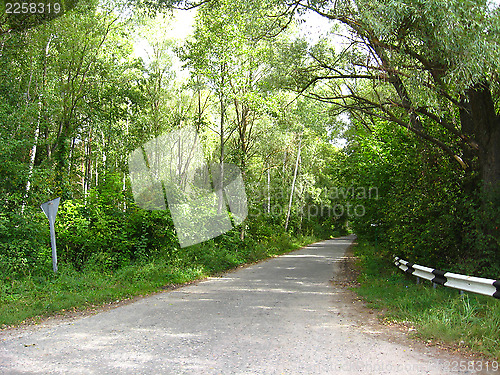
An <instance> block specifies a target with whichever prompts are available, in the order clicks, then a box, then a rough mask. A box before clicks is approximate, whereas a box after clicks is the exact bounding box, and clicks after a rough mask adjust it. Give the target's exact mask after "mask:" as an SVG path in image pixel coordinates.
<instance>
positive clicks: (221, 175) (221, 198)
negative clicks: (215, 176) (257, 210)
mask: <svg viewBox="0 0 500 375" xmlns="http://www.w3.org/2000/svg"><path fill="white" fill-rule="evenodd" d="M223 99H224V98H223V97H222V96H221V102H220V159H219V168H220V173H219V182H220V186H218V190H217V196H218V202H217V213H218V214H221V213H222V209H223V207H224V190H223V187H224V183H223V181H224V164H223V163H224V110H225V108H224V101H223Z"/></svg>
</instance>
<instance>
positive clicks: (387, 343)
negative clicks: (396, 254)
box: [0, 237, 474, 375]
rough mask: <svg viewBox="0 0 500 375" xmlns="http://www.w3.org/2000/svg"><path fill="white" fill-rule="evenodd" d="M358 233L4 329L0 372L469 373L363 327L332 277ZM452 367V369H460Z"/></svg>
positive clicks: (0, 349) (1, 339) (0, 334)
mask: <svg viewBox="0 0 500 375" xmlns="http://www.w3.org/2000/svg"><path fill="white" fill-rule="evenodd" d="M353 239H354V237H343V238H340V239H332V240H328V241H324V242H320V243H317V244H314V245H311V246H308V247H306V248H303V249H301V250H298V251H295V252H292V253H289V254H287V255H284V256H281V257H279V258H273V259H270V260H267V261H265V262H261V263H259V264H255V265H253V266H250V267H247V268H243V269H240V270H238V271H235V272H232V273H228V274H226V275H225V276H223V277H218V278H210V279H207V280H205V281H202V282H199V283H197V284H193V285H188V286H186V287H183V288H179V289H176V290H173V291H169V292H164V293H159V294H156V295H153V296H150V297H147V298H144V299H140V300H139V301H137V302H135V303H132V304H128V305H125V306H121V307H118V308H116V309H112V310H108V311H105V312H101V313H99V314H96V315H92V316H87V317H83V318H80V319H76V320H71V321H61V322H57V324H54V323H53V324H45V325H41V326H37V327H28V328H24V329H20V330H15V331H6V332H0V373H1V374H148V375H149V374H175V375H177V374H358V373H366V374H412V375H415V374H439V375H443V374H457V373H460V374H465V373H474V372H473V371H469V372H468V371H460V368H459V367H458V366H456V367H455V366H454V364H453V363H452V362H448V363H446V361H445V360H446V359H447V360H450V359H456V360H457V361H461V360H463V358H460V357H446V358H445V359H443V358H442V357H440V356H439V355H438V354H436V353H434V352H433V351H432V350H429V351H427V350H425V351H424V350H417V349H415V348H412V347H411V346H409V345H407V344H401V343H396V342H391V340H388V339H387V337H385V336H384V335H377V334H376V333H373V332H370V331H369V330H366V329H360V328H359V327H358V325H357V324H355V320H354V318H353V317H352V314H353V310H352V309H349V308H348V307H346V306H345V303H342V301H341V300H342V299H341V296H340V295H339V293H340V292H339V291H338V290H337V288H336V287H335V286H334V285H333V284H332V283H331V281H330V280H331V279H332V278H333V277H334V273H335V272H336V268H337V267H336V265H337V264H338V261H339V259H340V258H341V257H342V256H343V255H344V253H345V251H346V249H347V247H348V246H349V245H350V244H351V242H352V241H353ZM455 370H456V371H455Z"/></svg>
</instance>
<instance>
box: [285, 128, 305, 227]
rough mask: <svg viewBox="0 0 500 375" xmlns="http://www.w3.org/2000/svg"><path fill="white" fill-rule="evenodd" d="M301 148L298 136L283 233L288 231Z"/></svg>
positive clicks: (300, 139)
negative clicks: (297, 148)
mask: <svg viewBox="0 0 500 375" xmlns="http://www.w3.org/2000/svg"><path fill="white" fill-rule="evenodd" d="M301 146H302V135H300V138H299V150H298V152H297V160H296V161H295V171H294V172H293V181H292V189H291V190H290V200H289V202H288V211H287V213H286V221H285V231H286V230H287V229H288V223H289V221H290V212H291V210H292V201H293V191H294V190H295V181H296V180H297V170H298V169H299V161H300V149H301Z"/></svg>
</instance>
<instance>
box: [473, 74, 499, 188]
mask: <svg viewBox="0 0 500 375" xmlns="http://www.w3.org/2000/svg"><path fill="white" fill-rule="evenodd" d="M467 98H468V102H469V103H468V107H469V108H468V109H469V113H470V119H471V120H472V124H473V133H474V136H475V140H476V142H477V143H478V145H479V153H478V156H479V172H480V177H481V180H482V186H483V188H484V189H485V191H488V190H491V189H492V188H494V187H495V186H496V185H498V183H499V182H500V118H499V116H497V114H496V113H495V106H494V103H493V99H492V97H491V90H490V87H489V85H488V84H485V83H481V84H476V85H475V86H474V87H472V88H471V89H469V90H468V91H467Z"/></svg>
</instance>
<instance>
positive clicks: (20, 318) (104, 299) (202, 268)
mask: <svg viewBox="0 0 500 375" xmlns="http://www.w3.org/2000/svg"><path fill="white" fill-rule="evenodd" d="M238 236H239V233H237V232H235V231H233V232H232V233H231V232H230V233H227V234H224V235H223V236H222V238H218V239H216V240H210V241H208V242H205V243H203V244H199V245H194V246H191V247H190V248H189V250H188V251H184V252H180V251H179V252H178V253H177V254H175V255H173V256H158V257H156V258H153V259H142V260H136V261H134V262H131V263H129V264H127V265H125V266H122V267H120V268H117V269H116V268H112V267H109V264H108V265H106V264H104V263H102V262H101V261H100V260H98V259H94V260H92V261H89V262H87V263H86V265H85V267H84V268H82V269H80V270H77V269H76V268H75V267H74V266H73V265H72V264H71V263H63V264H61V265H60V266H59V272H58V273H57V274H54V273H52V272H37V273H34V274H32V275H27V276H25V277H17V278H15V277H13V278H11V277H6V278H4V279H3V280H2V281H0V301H1V304H0V328H7V327H9V326H15V325H18V324H21V323H28V324H31V323H37V322H39V321H42V320H43V319H44V318H46V317H49V316H52V315H54V314H63V315H64V313H65V312H75V311H84V310H87V309H91V308H96V307H97V308H98V307H99V306H101V305H103V304H106V303H109V302H115V301H121V300H124V299H127V298H132V297H134V296H139V295H145V294H148V293H154V292H157V291H162V290H165V289H170V288H172V287H176V286H178V285H179V284H184V283H187V282H190V281H193V280H199V279H203V278H206V277H209V276H213V275H217V274H219V273H221V272H225V271H228V270H231V269H233V268H235V267H238V266H240V265H243V264H248V263H253V262H257V261H260V260H263V259H266V258H268V257H273V256H277V255H280V254H283V253H286V252H289V251H292V250H295V249H298V248H300V247H301V246H304V245H306V244H309V243H312V242H315V241H316V240H318V238H317V237H314V236H301V237H295V238H292V237H290V236H289V235H287V234H282V235H278V236H269V237H267V238H262V239H261V240H260V241H259V242H258V241H249V240H247V241H245V242H244V243H243V242H242V241H241V240H239V238H238Z"/></svg>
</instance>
